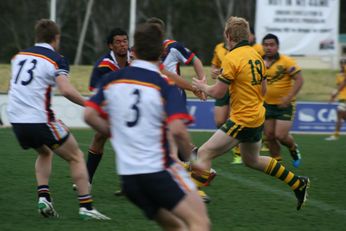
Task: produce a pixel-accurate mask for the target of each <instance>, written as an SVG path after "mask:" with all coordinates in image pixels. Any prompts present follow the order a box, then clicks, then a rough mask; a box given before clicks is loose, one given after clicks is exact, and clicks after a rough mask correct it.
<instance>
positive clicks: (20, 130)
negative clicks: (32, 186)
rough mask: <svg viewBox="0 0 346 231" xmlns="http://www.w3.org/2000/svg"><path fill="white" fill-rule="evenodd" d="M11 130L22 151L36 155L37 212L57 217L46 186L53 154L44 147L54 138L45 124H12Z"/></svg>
mask: <svg viewBox="0 0 346 231" xmlns="http://www.w3.org/2000/svg"><path fill="white" fill-rule="evenodd" d="M12 129H13V131H14V133H15V135H16V138H17V140H18V142H19V143H20V145H21V147H22V148H23V149H29V148H33V149H35V150H36V151H37V153H38V156H37V159H36V163H35V174H36V181H37V195H38V212H39V213H40V214H42V215H43V216H44V217H58V214H57V213H56V211H55V210H54V207H53V204H52V198H51V195H50V190H49V185H48V183H49V176H50V174H51V170H52V157H53V154H52V151H51V150H50V149H49V148H48V147H47V146H46V145H45V142H46V141H51V140H53V141H54V137H53V136H52V134H51V132H50V131H49V129H48V127H47V125H46V124H12Z"/></svg>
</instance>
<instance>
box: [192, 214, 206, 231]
mask: <svg viewBox="0 0 346 231" xmlns="http://www.w3.org/2000/svg"><path fill="white" fill-rule="evenodd" d="M189 227H190V230H210V227H211V223H210V220H209V217H208V216H207V215H202V216H199V218H198V219H197V220H195V221H194V222H193V223H192V224H190V225H189Z"/></svg>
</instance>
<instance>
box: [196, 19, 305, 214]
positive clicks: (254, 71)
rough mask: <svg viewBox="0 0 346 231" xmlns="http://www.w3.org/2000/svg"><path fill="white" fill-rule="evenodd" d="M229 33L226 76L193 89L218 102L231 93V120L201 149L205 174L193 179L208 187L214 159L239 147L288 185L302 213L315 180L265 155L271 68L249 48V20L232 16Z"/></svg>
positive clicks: (246, 156) (250, 161)
mask: <svg viewBox="0 0 346 231" xmlns="http://www.w3.org/2000/svg"><path fill="white" fill-rule="evenodd" d="M224 33H225V37H226V38H227V45H228V47H229V48H230V52H229V53H228V54H227V56H226V57H225V59H224V60H223V61H222V72H221V75H220V76H219V77H218V80H217V81H216V83H215V84H214V85H212V86H209V85H208V84H206V83H204V82H203V81H201V80H198V79H197V78H194V79H193V85H194V86H195V87H196V88H198V89H200V90H202V91H203V92H205V93H206V94H207V95H209V96H211V97H213V98H221V97H223V96H224V95H225V93H226V92H227V91H229V93H230V95H232V97H231V99H230V108H231V110H230V115H229V119H228V120H227V121H226V122H225V123H224V124H223V125H222V126H221V128H219V129H218V130H217V131H216V132H215V133H214V134H213V135H212V137H211V138H210V139H209V140H208V141H207V142H205V143H204V144H203V145H202V146H201V147H200V148H199V149H198V152H197V156H198V158H197V160H196V161H197V163H198V164H199V166H202V168H203V170H193V172H192V177H193V178H194V179H195V181H196V182H197V184H199V186H203V185H208V184H209V183H210V181H211V178H210V175H212V174H211V173H210V168H211V165H212V160H213V159H214V158H216V157H218V156H221V155H223V154H224V153H226V152H227V151H228V150H230V149H231V148H232V147H234V146H235V145H237V144H239V145H240V151H241V154H242V155H241V157H242V160H243V162H244V164H245V165H246V166H248V167H250V168H253V169H256V170H258V171H261V172H264V173H266V174H268V175H271V176H275V177H276V178H278V179H280V180H282V181H284V182H285V183H286V184H288V185H289V186H290V187H291V188H292V190H293V191H294V193H295V195H296V197H297V201H298V205H297V209H298V210H299V209H300V208H301V206H302V205H303V204H304V202H305V200H306V195H307V188H308V185H309V178H308V177H302V176H296V175H295V174H294V173H293V172H291V171H288V170H287V169H286V168H285V167H284V166H283V165H282V164H280V163H278V162H277V161H276V160H275V159H274V158H271V157H269V156H260V155H259V153H260V148H261V134H262V128H263V123H264V120H265V108H264V107H263V101H264V100H263V96H264V94H265V90H266V89H265V88H266V86H265V83H266V81H265V73H266V67H265V65H264V62H263V59H262V57H261V56H260V55H259V54H258V53H257V52H256V51H255V50H254V49H253V48H252V47H251V46H250V45H249V43H248V36H249V24H248V22H247V21H246V20H245V19H243V18H239V17H230V18H229V19H228V20H227V22H226V25H225V31H224Z"/></svg>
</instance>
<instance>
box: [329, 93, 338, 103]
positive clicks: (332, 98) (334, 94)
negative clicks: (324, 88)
mask: <svg viewBox="0 0 346 231" xmlns="http://www.w3.org/2000/svg"><path fill="white" fill-rule="evenodd" d="M337 95H338V91H337V90H334V91H333V92H332V94H331V95H330V99H329V102H330V103H331V102H334V101H335V98H336V96H337Z"/></svg>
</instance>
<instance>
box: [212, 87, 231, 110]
mask: <svg viewBox="0 0 346 231" xmlns="http://www.w3.org/2000/svg"><path fill="white" fill-rule="evenodd" d="M229 99H230V97H229V91H227V93H226V94H225V95H224V97H222V98H221V99H216V100H215V106H217V107H223V106H227V105H229Z"/></svg>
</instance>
